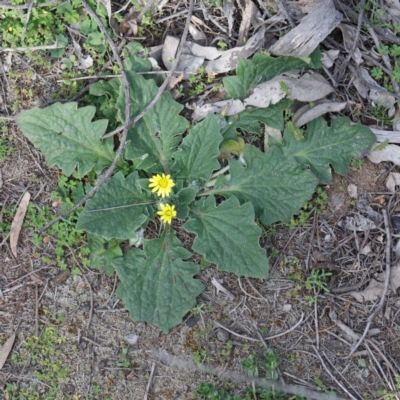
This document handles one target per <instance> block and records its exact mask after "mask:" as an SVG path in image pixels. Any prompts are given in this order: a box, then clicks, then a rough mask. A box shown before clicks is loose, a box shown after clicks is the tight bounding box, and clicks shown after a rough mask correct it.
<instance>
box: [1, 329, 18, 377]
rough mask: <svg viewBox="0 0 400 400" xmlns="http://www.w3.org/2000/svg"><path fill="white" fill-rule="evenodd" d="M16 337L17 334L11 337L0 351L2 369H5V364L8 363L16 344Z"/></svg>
mask: <svg viewBox="0 0 400 400" xmlns="http://www.w3.org/2000/svg"><path fill="white" fill-rule="evenodd" d="M15 336H16V335H15V333H14V334H13V335H11V336H10V337H9V338H8V339H7V341H6V342H5V343H4V344H3V346H2V348H1V349H0V369H2V368H3V366H4V364H5V363H6V361H7V358H8V355H9V354H10V352H11V349H12V347H13V345H14V342H15Z"/></svg>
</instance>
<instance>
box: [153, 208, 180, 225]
mask: <svg viewBox="0 0 400 400" xmlns="http://www.w3.org/2000/svg"><path fill="white" fill-rule="evenodd" d="M160 206H161V211H158V212H157V214H158V215H159V216H160V218H161V221H162V222H164V223H165V224H170V223H171V221H172V218H174V217H176V211H175V206H170V205H169V204H160Z"/></svg>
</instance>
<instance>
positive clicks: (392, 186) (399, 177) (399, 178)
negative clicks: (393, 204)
mask: <svg viewBox="0 0 400 400" xmlns="http://www.w3.org/2000/svg"><path fill="white" fill-rule="evenodd" d="M399 185H400V174H399V173H398V172H391V173H390V174H389V176H388V178H387V180H386V187H387V188H388V189H389V191H390V193H392V194H395V192H396V186H399Z"/></svg>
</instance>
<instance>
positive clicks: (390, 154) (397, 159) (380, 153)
mask: <svg viewBox="0 0 400 400" xmlns="http://www.w3.org/2000/svg"><path fill="white" fill-rule="evenodd" d="M368 159H369V160H370V161H371V162H373V163H374V164H379V163H381V162H382V161H391V162H392V163H393V164H396V165H400V146H397V145H396V144H388V145H387V146H386V147H385V148H384V149H382V150H375V151H371V152H370V153H369V154H368Z"/></svg>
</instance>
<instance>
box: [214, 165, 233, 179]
mask: <svg viewBox="0 0 400 400" xmlns="http://www.w3.org/2000/svg"><path fill="white" fill-rule="evenodd" d="M226 171H229V165H227V166H226V167H224V168H222V169H220V170H219V171H217V172H215V173H214V174H212V175H211V179H214V178H216V177H217V176H218V175H221V174H224V173H225V172H226Z"/></svg>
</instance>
